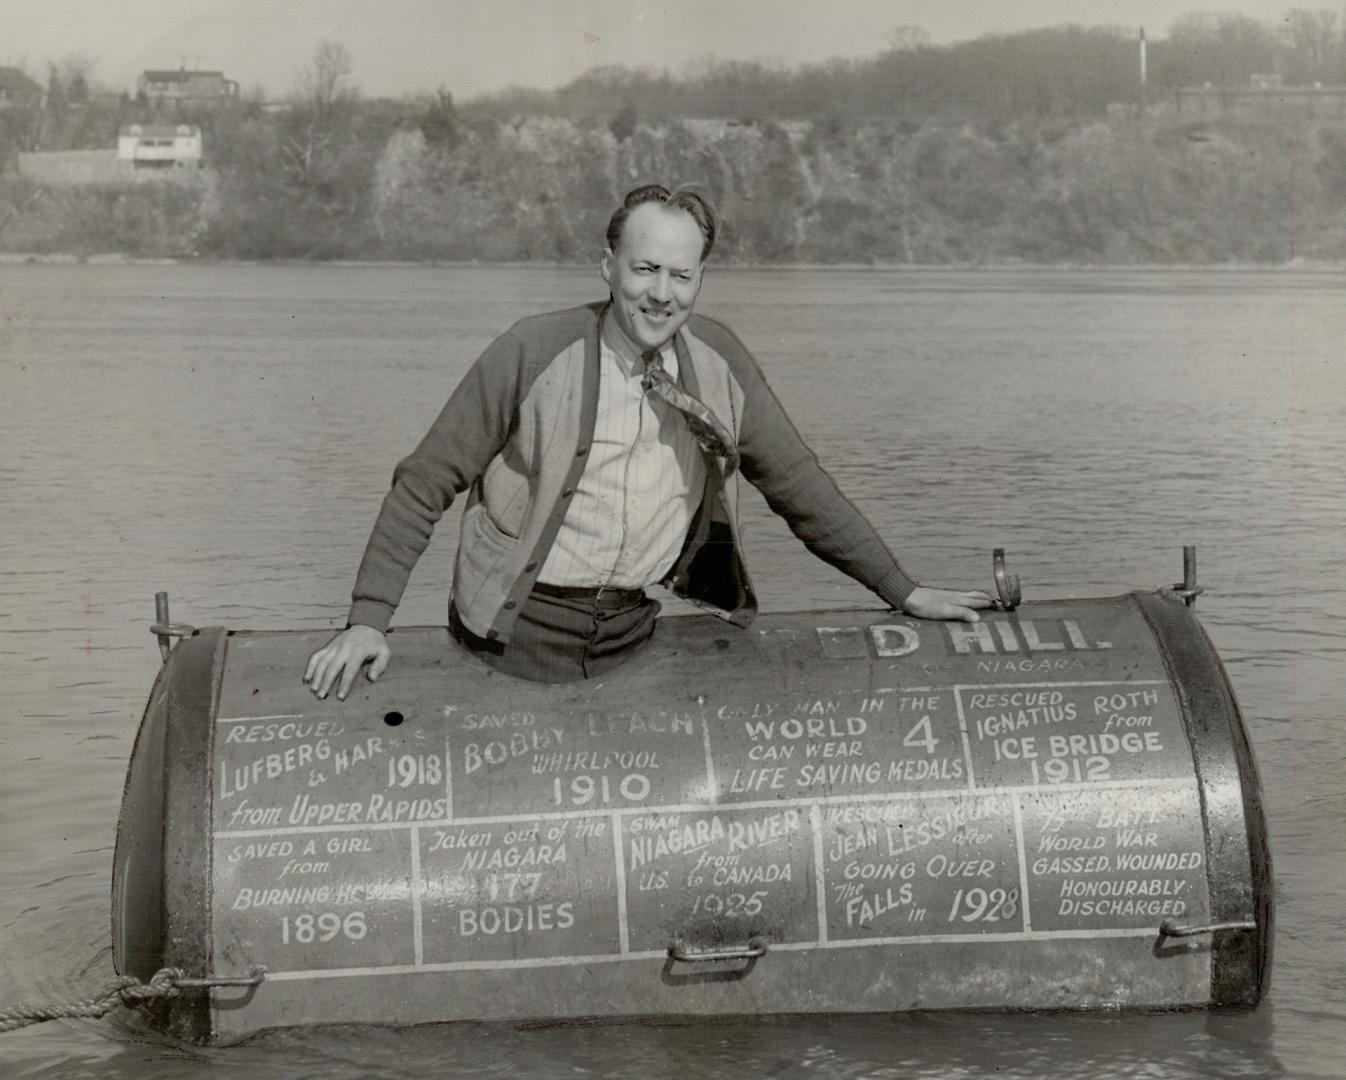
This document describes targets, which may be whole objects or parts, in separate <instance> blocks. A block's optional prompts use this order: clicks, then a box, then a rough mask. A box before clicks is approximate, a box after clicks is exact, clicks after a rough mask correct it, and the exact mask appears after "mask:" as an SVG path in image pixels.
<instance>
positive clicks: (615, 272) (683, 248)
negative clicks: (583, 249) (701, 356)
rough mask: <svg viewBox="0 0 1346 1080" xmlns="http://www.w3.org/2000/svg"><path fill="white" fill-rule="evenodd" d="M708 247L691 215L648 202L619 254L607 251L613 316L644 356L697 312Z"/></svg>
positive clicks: (625, 233)
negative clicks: (704, 252) (704, 249)
mask: <svg viewBox="0 0 1346 1080" xmlns="http://www.w3.org/2000/svg"><path fill="white" fill-rule="evenodd" d="M702 244H703V237H702V235H701V230H700V229H699V228H698V227H697V224H696V221H695V220H694V219H693V217H692V215H691V214H689V213H687V212H686V211H685V210H679V209H676V208H672V207H668V206H664V205H663V204H662V203H642V204H641V205H640V206H637V207H636V208H635V209H634V210H632V211H631V214H630V216H629V217H628V218H627V219H626V225H625V227H624V228H623V229H622V238H621V242H620V243H619V244H618V245H617V250H616V251H611V250H607V251H604V252H603V261H602V262H601V263H600V264H599V268H600V272H601V273H602V275H603V280H604V281H606V282H607V283H608V287H609V288H610V289H611V290H612V317H613V318H614V319H615V320H616V322H617V326H618V328H619V329H620V330H621V331H622V333H624V334H625V335H626V336H627V337H628V338H629V339H630V340H631V343H632V344H633V345H635V346H636V347H637V348H638V349H640V350H641V351H642V352H644V351H645V350H646V349H658V348H660V347H662V346H663V345H664V343H665V342H667V341H668V340H669V339H670V338H672V337H673V335H674V334H676V333H677V332H678V329H679V327H681V326H682V324H683V323H685V322H686V321H687V317H688V316H689V315H690V314H691V313H692V306H693V305H694V304H695V303H696V297H697V294H698V293H699V292H700V291H701V269H702V264H701V248H702Z"/></svg>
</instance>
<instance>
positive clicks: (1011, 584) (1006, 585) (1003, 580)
mask: <svg viewBox="0 0 1346 1080" xmlns="http://www.w3.org/2000/svg"><path fill="white" fill-rule="evenodd" d="M991 573H992V574H993V575H994V577H995V591H996V592H997V593H998V594H999V595H1000V603H999V605H998V607H999V608H1000V609H1001V610H1002V611H1013V610H1014V609H1015V608H1017V607H1018V606H1019V601H1020V600H1022V599H1023V591H1022V590H1021V589H1020V588H1019V575H1018V574H1009V573H1006V572H1005V549H1004V548H996V549H995V550H994V551H993V552H992V553H991Z"/></svg>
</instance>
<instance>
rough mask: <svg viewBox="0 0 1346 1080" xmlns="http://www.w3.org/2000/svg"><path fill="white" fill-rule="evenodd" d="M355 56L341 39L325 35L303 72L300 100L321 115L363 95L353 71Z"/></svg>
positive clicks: (300, 78) (299, 85)
mask: <svg viewBox="0 0 1346 1080" xmlns="http://www.w3.org/2000/svg"><path fill="white" fill-rule="evenodd" d="M354 70H355V59H354V57H352V56H351V52H350V50H349V49H347V48H346V46H345V45H343V44H342V43H341V42H339V41H333V40H332V39H331V38H324V39H323V40H322V41H320V42H318V44H317V46H316V47H315V48H314V50H313V59H312V60H311V61H310V62H309V63H308V65H307V66H306V67H304V68H302V69H301V70H300V72H299V79H298V84H297V95H296V96H297V97H298V99H299V101H298V104H300V105H303V106H308V107H309V108H311V109H312V110H313V111H314V112H316V113H317V114H318V115H319V116H324V115H326V114H327V113H330V112H332V111H333V110H334V109H336V108H337V107H339V106H340V105H342V104H346V103H349V102H351V101H354V100H355V98H356V97H358V96H359V93H358V91H357V90H356V88H355V86H354V84H353V83H351V82H350V75H351V72H352V71H354Z"/></svg>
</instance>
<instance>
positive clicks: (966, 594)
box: [902, 585, 995, 622]
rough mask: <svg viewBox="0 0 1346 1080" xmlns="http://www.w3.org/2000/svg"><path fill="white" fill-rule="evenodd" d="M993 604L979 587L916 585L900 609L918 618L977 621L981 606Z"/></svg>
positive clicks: (991, 605)
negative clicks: (943, 587)
mask: <svg viewBox="0 0 1346 1080" xmlns="http://www.w3.org/2000/svg"><path fill="white" fill-rule="evenodd" d="M993 606H995V601H994V600H992V599H991V594H990V593H985V592H982V591H981V590H980V589H969V590H967V591H963V590H960V589H928V588H926V587H925V586H924V585H917V586H916V588H914V589H912V590H911V595H910V596H908V597H907V599H906V600H905V601H904V602H903V604H902V610H903V611H904V612H905V613H906V614H908V615H913V616H915V617H916V618H918V619H960V620H962V621H963V622H979V621H980V619H981V616H980V615H978V614H977V612H978V610H980V609H982V608H989V607H993Z"/></svg>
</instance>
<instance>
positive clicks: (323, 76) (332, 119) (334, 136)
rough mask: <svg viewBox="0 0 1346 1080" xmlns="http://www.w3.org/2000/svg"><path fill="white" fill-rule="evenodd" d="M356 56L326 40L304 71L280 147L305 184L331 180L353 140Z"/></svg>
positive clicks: (289, 168)
mask: <svg viewBox="0 0 1346 1080" xmlns="http://www.w3.org/2000/svg"><path fill="white" fill-rule="evenodd" d="M354 67H355V61H354V58H353V57H352V56H351V53H350V50H349V49H347V48H346V46H345V45H343V44H341V42H339V41H332V40H331V39H324V40H322V41H320V42H318V44H317V46H316V47H315V48H314V50H313V59H312V60H311V61H310V62H309V64H308V65H307V66H306V67H304V68H303V69H302V70H301V71H300V72H299V78H298V81H297V84H296V89H295V94H294V100H293V105H294V108H293V110H292V112H291V115H290V118H289V119H290V122H289V123H288V124H287V125H286V126H287V128H288V131H287V133H286V137H285V139H284V141H283V143H282V146H281V153H282V156H283V159H284V164H285V170H286V172H287V173H289V175H290V177H291V179H293V180H295V181H296V182H298V183H301V184H309V185H311V184H314V183H326V182H327V181H329V180H330V179H331V172H332V169H333V168H334V166H335V164H336V163H337V162H338V161H339V160H340V159H341V156H342V154H343V153H344V152H345V150H346V149H347V147H348V146H349V144H350V142H351V136H352V131H351V121H352V117H351V114H352V112H353V111H354V106H355V104H356V102H357V101H358V99H359V90H358V89H357V88H356V87H355V85H354V84H353V83H352V82H351V81H350V75H351V72H352V70H354Z"/></svg>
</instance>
